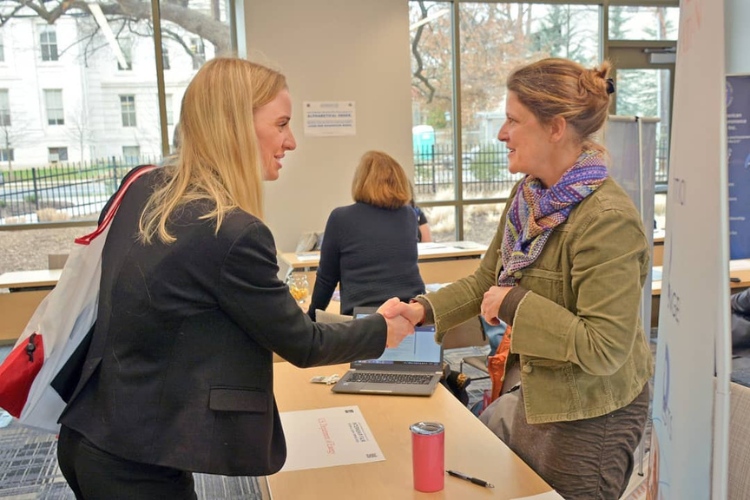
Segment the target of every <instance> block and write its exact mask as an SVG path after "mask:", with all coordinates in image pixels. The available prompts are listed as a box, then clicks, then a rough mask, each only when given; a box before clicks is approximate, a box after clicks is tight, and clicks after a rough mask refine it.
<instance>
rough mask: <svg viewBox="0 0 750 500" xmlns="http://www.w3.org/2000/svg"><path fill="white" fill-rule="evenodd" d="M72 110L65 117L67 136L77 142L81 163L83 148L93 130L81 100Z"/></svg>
mask: <svg viewBox="0 0 750 500" xmlns="http://www.w3.org/2000/svg"><path fill="white" fill-rule="evenodd" d="M72 109H73V112H72V113H69V114H68V115H67V117H66V125H67V126H68V127H67V134H68V136H69V137H70V138H71V139H72V140H74V141H75V142H76V143H77V144H78V150H79V151H80V155H81V156H80V161H81V163H83V160H84V154H83V152H84V148H85V146H86V145H87V144H89V143H90V142H91V140H92V139H93V137H94V131H93V130H92V129H91V126H90V125H89V119H88V114H87V113H86V108H85V106H84V105H83V102H78V104H77V105H75V106H73V108H72Z"/></svg>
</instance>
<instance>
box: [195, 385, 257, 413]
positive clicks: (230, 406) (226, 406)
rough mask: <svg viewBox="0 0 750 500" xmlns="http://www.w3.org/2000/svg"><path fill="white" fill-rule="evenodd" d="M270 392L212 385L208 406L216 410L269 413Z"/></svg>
mask: <svg viewBox="0 0 750 500" xmlns="http://www.w3.org/2000/svg"><path fill="white" fill-rule="evenodd" d="M268 400H269V398H268V394H267V393H266V392H265V391H261V390H257V389H246V388H242V387H212V388H211V389H210V391H209V397H208V407H209V409H211V410H214V411H241V412H248V413H267V412H268Z"/></svg>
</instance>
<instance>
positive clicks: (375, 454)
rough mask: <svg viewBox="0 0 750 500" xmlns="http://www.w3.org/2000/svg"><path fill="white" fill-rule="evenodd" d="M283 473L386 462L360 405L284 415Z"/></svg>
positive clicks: (282, 422) (282, 420) (290, 412)
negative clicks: (284, 456)
mask: <svg viewBox="0 0 750 500" xmlns="http://www.w3.org/2000/svg"><path fill="white" fill-rule="evenodd" d="M280 416H281V424H282V425H283V426H284V435H285V437H286V447H287V457H286V463H285V464H284V467H283V468H282V469H281V471H282V472H285V471H292V470H302V469H318V468H321V467H332V466H335V465H349V464H359V463H365V462H379V461H381V460H385V456H383V452H382V451H381V450H380V446H378V443H377V441H375V437H374V436H373V435H372V432H371V431H370V427H369V426H368V425H367V422H366V421H365V417H364V416H363V415H362V412H361V411H360V410H359V407H358V406H340V407H336V408H319V409H315V410H302V411H287V412H282V413H281V414H280Z"/></svg>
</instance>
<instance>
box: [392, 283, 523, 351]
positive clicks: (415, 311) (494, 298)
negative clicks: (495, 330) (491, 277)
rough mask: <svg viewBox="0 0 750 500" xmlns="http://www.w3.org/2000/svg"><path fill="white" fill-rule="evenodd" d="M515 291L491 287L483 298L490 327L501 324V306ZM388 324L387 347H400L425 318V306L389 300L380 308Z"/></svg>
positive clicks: (486, 318)
mask: <svg viewBox="0 0 750 500" xmlns="http://www.w3.org/2000/svg"><path fill="white" fill-rule="evenodd" d="M511 290H513V287H512V286H506V285H503V286H491V287H490V289H489V290H487V291H486V292H485V293H484V295H483V296H482V305H481V307H480V312H479V314H480V315H481V316H482V317H483V318H484V319H485V321H487V323H489V324H490V325H498V324H500V319H499V318H498V316H499V313H500V305H501V304H502V303H503V300H505V296H506V295H508V293H509V292H510V291H511ZM378 313H380V314H382V315H383V317H384V318H385V322H386V323H387V324H388V340H387V341H386V345H385V346H386V347H398V345H399V344H400V343H401V341H402V340H404V338H405V337H406V336H407V335H411V334H412V333H414V327H415V326H416V325H417V323H421V322H423V321H424V318H425V310H424V306H423V305H422V304H420V303H419V302H410V303H408V304H407V303H406V302H401V301H400V300H399V299H398V298H396V297H394V298H392V299H388V300H387V301H386V302H384V303H383V305H382V306H380V307H379V308H378Z"/></svg>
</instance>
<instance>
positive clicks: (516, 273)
mask: <svg viewBox="0 0 750 500" xmlns="http://www.w3.org/2000/svg"><path fill="white" fill-rule="evenodd" d="M513 277H514V278H516V279H517V280H520V279H521V278H523V271H516V272H515V273H513Z"/></svg>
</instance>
